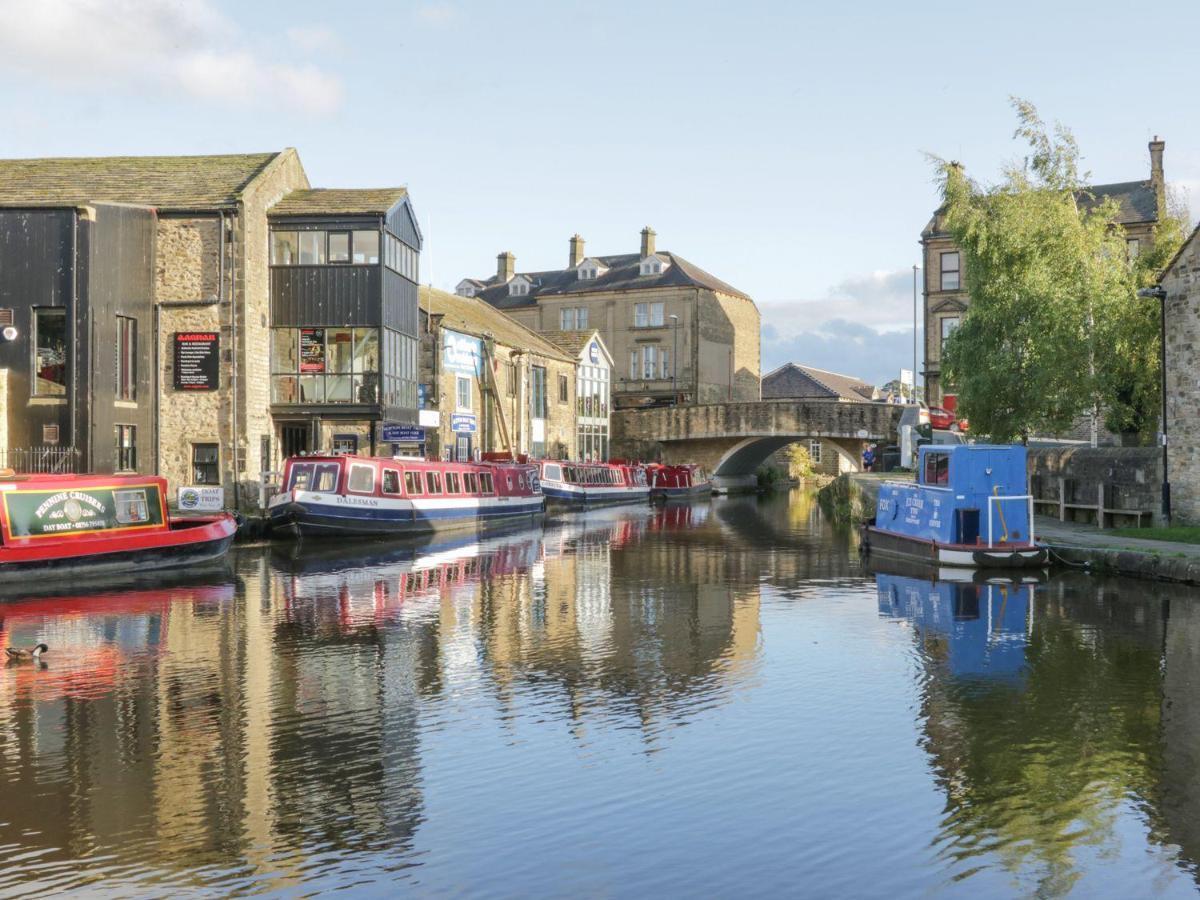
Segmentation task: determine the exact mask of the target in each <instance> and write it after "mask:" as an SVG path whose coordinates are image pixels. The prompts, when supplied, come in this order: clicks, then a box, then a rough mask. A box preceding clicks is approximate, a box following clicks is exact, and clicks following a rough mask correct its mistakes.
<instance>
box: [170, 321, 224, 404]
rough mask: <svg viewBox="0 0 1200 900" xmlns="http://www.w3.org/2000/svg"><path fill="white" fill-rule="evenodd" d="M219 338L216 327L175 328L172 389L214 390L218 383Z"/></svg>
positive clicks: (219, 378)
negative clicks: (183, 329)
mask: <svg viewBox="0 0 1200 900" xmlns="http://www.w3.org/2000/svg"><path fill="white" fill-rule="evenodd" d="M220 342H221V336H220V334H218V333H217V332H215V331H177V332H175V390H177V391H215V390H216V389H217V388H218V387H220V381H221V367H220V363H221V354H220Z"/></svg>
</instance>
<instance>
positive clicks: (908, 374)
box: [900, 369, 916, 387]
mask: <svg viewBox="0 0 1200 900" xmlns="http://www.w3.org/2000/svg"><path fill="white" fill-rule="evenodd" d="M915 382H916V380H915V379H914V378H913V370H912V369H901V370H900V383H901V384H904V385H908V387H912V386H913V384H915Z"/></svg>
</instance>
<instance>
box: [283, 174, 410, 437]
mask: <svg viewBox="0 0 1200 900" xmlns="http://www.w3.org/2000/svg"><path fill="white" fill-rule="evenodd" d="M297 193H298V194H299V195H301V196H300V197H299V198H298V199H295V200H293V199H291V198H288V199H286V200H285V201H284V202H283V203H281V204H280V206H279V207H276V210H277V211H276V210H273V212H272V214H271V218H270V249H271V348H270V353H271V360H270V365H271V412H272V416H273V417H274V419H275V420H276V422H277V423H278V424H279V427H280V440H281V442H282V443H283V444H286V445H287V447H286V448H285V449H287V450H291V451H293V452H295V451H301V452H308V451H320V450H330V449H333V445H334V443H337V442H340V444H339V446H340V445H345V444H346V443H347V435H350V436H354V435H357V436H358V437H357V438H356V441H355V443H356V445H357V447H358V450H359V452H373V451H374V450H375V449H376V447H375V444H377V443H378V442H379V441H380V440H381V438H378V436H377V435H378V432H379V430H380V429H379V426H381V425H386V424H399V425H414V424H416V420H417V405H418V404H417V394H418V388H417V384H418V377H417V366H418V354H419V349H418V348H419V345H418V337H417V334H418V327H417V325H418V299H417V281H418V278H419V260H420V249H421V236H420V232H419V230H418V228H417V225H416V220H415V217H414V216H413V215H412V211H411V208H410V207H409V203H408V200H407V196H406V195H404V196H402V197H401V199H399V200H398V201H397V202H396V203H395V204H393V205H391V206H390V207H388V208H387V209H384V208H383V206H382V205H380V206H379V207H378V208H377V209H376V210H375V211H373V212H365V211H363V207H362V205H361V204H353V203H352V204H350V206H351V208H353V210H354V211H353V212H349V211H347V202H346V200H347V197H349V198H350V199H351V200H353V199H354V195H355V194H357V193H358V192H355V191H337V192H332V191H330V192H326V191H301V192H297ZM362 193H363V194H364V195H370V199H377V195H378V193H379V192H374V191H365V192H362ZM334 194H336V195H337V196H336V197H332V195H334ZM331 201H333V202H331ZM285 438H286V440H285ZM368 443H369V444H370V446H367V444H368Z"/></svg>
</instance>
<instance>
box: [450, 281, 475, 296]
mask: <svg viewBox="0 0 1200 900" xmlns="http://www.w3.org/2000/svg"><path fill="white" fill-rule="evenodd" d="M475 292H476V289H475V282H473V281H470V280H469V279H463V280H462V281H460V282H459V283H458V287H456V288H455V289H454V293H456V294H458V296H460V297H474V296H475Z"/></svg>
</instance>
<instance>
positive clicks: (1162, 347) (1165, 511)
mask: <svg viewBox="0 0 1200 900" xmlns="http://www.w3.org/2000/svg"><path fill="white" fill-rule="evenodd" d="M1137 295H1138V296H1139V297H1143V298H1147V299H1154V300H1157V301H1158V302H1159V316H1158V340H1159V347H1158V375H1159V390H1160V392H1161V398H1160V402H1161V403H1162V412H1161V416H1162V422H1161V423H1160V425H1159V429H1160V432H1159V438H1158V442H1159V444H1161V445H1162V517H1163V520H1164V522H1165V524H1167V525H1170V524H1171V479H1170V476H1169V474H1168V471H1167V463H1168V456H1167V292H1166V290H1165V289H1164V288H1163V286H1162V285H1161V284H1156V285H1153V286H1152V287H1148V288H1142V289H1141V290H1139V291H1138V292H1137Z"/></svg>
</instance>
